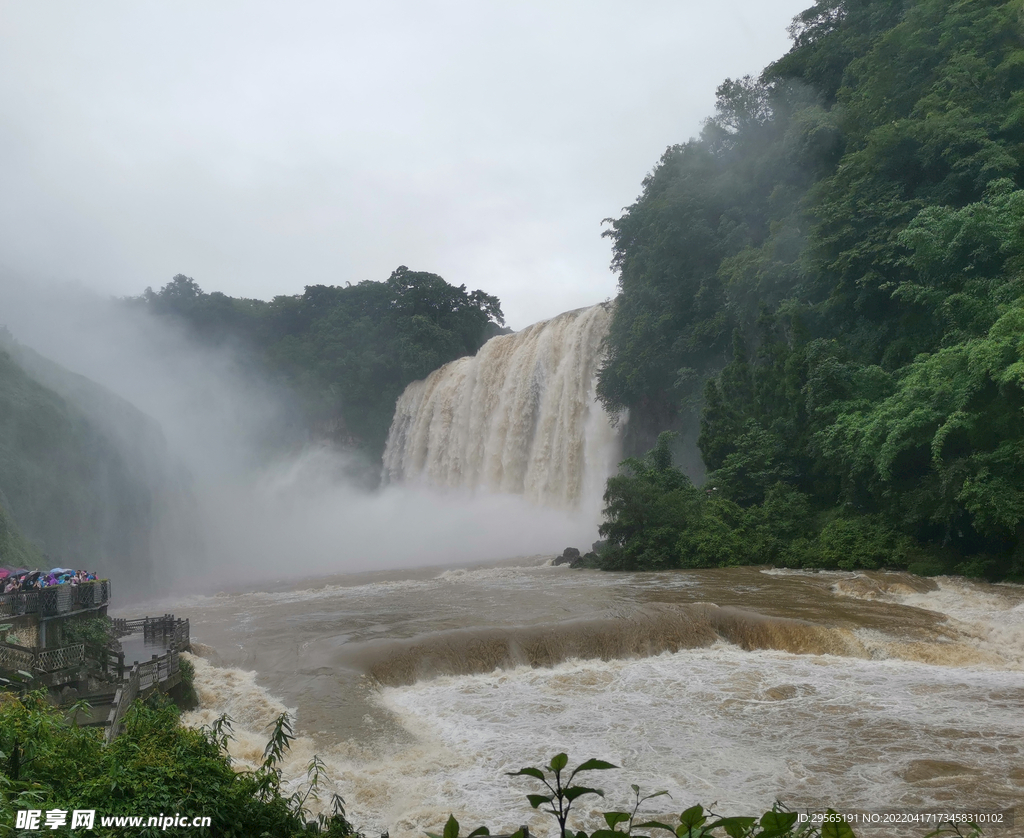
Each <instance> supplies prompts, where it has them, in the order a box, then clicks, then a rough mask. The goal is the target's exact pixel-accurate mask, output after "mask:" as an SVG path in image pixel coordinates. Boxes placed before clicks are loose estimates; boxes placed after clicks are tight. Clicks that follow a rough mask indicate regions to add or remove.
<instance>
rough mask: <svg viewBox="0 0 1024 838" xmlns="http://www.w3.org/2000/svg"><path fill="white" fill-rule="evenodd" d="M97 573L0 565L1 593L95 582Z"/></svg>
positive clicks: (23, 591)
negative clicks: (28, 568)
mask: <svg viewBox="0 0 1024 838" xmlns="http://www.w3.org/2000/svg"><path fill="white" fill-rule="evenodd" d="M95 581H96V574H95V573H93V572H91V571H88V570H73V569H71V568H70V567H55V568H51V569H50V570H27V569H26V568H23V567H15V568H8V567H0V593H4V594H16V593H25V592H28V591H39V590H42V589H43V588H49V587H52V586H53V585H81V584H82V583H83V582H95Z"/></svg>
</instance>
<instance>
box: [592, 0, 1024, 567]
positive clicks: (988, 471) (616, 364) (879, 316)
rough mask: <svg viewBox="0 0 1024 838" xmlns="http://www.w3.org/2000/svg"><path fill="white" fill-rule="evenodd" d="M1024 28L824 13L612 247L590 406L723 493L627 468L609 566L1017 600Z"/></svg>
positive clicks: (827, 6) (664, 180) (960, 16)
mask: <svg viewBox="0 0 1024 838" xmlns="http://www.w3.org/2000/svg"><path fill="white" fill-rule="evenodd" d="M1022 16H1024V5H1022V3H1021V2H1020V1H1019V0H1015V2H1005V0H969V2H954V1H953V0H822V2H819V3H817V4H815V5H814V6H813V7H811V8H810V9H808V10H807V11H806V12H804V13H803V14H802V15H800V16H799V17H798V18H797V19H796V20H795V21H794V23H793V27H792V30H791V34H792V36H793V47H792V49H791V51H790V52H789V53H788V54H787V55H786V56H784V57H783V58H782V59H780V60H779V61H777V62H775V63H774V64H772V65H770V66H769V67H768V68H767V69H766V70H765V71H764V73H763V74H762V75H761V77H760V78H758V79H753V78H744V79H740V80H735V81H727V82H726V83H725V84H723V85H722V86H721V87H720V88H719V91H718V106H717V111H716V113H715V115H714V116H713V117H712V118H710V119H709V120H708V121H707V123H706V125H705V128H704V130H703V132H702V134H701V136H700V137H699V138H696V139H693V140H691V141H689V142H687V143H684V144H682V145H679V146H674V147H672V148H670V149H668V151H666V153H665V155H664V156H663V157H662V159H661V161H660V162H659V164H658V165H657V167H656V168H655V170H654V171H653V172H652V173H651V175H650V176H649V177H648V178H647V179H646V180H645V181H644V184H643V192H642V194H641V195H640V197H639V198H638V199H637V201H636V203H634V204H633V205H632V206H630V207H629V208H627V210H626V212H625V213H624V215H623V216H622V217H621V218H619V219H617V220H615V221H613V222H612V225H611V228H610V229H609V231H608V235H609V236H610V237H611V240H612V243H613V248H614V260H615V265H616V266H617V267H618V268H619V270H620V272H621V289H622V293H621V296H620V300H619V305H618V308H617V310H616V315H615V319H614V323H613V326H612V332H611V335H610V338H609V342H608V343H609V357H608V361H607V363H606V364H605V366H604V368H603V370H602V373H601V381H600V394H601V396H602V397H603V399H604V400H605V401H606V402H607V403H608V404H609V405H611V406H613V407H618V408H621V407H628V408H629V409H630V411H631V419H630V422H631V424H632V425H633V430H632V434H633V439H632V440H631V442H632V447H633V450H634V452H637V451H639V450H642V449H643V448H645V447H649V445H650V444H651V443H653V441H654V438H655V436H656V434H657V432H658V431H661V430H665V429H684V430H685V429H686V428H687V427H688V426H689V427H695V426H698V425H699V429H700V433H699V443H698V445H699V451H700V455H701V459H702V462H703V465H704V468H705V469H706V470H707V472H708V476H707V483H706V485H705V487H704V488H703V489H701V490H697V489H695V488H694V487H693V486H692V485H691V484H690V483H689V481H688V480H686V479H685V478H684V477H682V475H681V473H677V472H676V470H675V469H674V467H672V466H671V464H670V462H669V461H668V458H669V457H670V451H671V450H672V446H671V445H670V444H669V442H668V441H667V440H662V442H661V444H660V445H659V447H658V449H657V451H656V452H652V454H651V455H650V456H649V457H647V458H646V459H644V460H633V461H632V463H631V465H630V467H629V468H627V471H626V474H625V475H624V476H621V477H619V478H616V479H615V480H614V481H613V482H612V483H611V484H610V486H609V520H608V523H607V525H606V528H605V529H606V534H607V535H608V536H609V537H610V539H611V541H612V546H611V549H610V552H609V555H608V557H607V559H606V561H607V563H609V564H611V565H614V566H637V565H641V566H678V565H687V564H719V563H728V562H734V561H764V562H776V563H784V564H791V565H833V566H835V565H839V566H844V567H878V566H883V565H889V566H907V565H908V564H910V565H913V566H914V567H915V568H916V569H922V570H931V571H937V570H950V569H954V568H956V569H957V570H959V571H960V572H967V573H987V574H990V575H994V576H1001V575H1006V574H1011V575H1017V576H1020V575H1021V574H1024V554H1022V549H1024V546H1022V542H1021V536H1022V535H1024V413H1022V410H1024V282H1022V269H1024V191H1022V189H1021V187H1022V185H1024V183H1022V172H1021V164H1022V162H1024V39H1022V32H1024V28H1022V23H1024V18H1022ZM675 453H677V454H678V453H679V451H678V449H677V450H676V452H675ZM658 486H660V487H661V488H660V489H659V488H657V487H658ZM651 492H653V493H654V495H655V496H657V497H658V499H659V500H658V508H659V510H660V512H658V513H657V515H659V516H661V517H657V516H656V517H657V522H656V523H655V522H652V521H648V522H647V524H645V525H644V526H640V523H639V519H638V518H637V517H636V516H637V515H642V513H643V512H644V510H648V511H649V510H650V509H651V508H653V507H652V505H651V504H650V503H649V502H648V501H642V500H641V498H643V497H648V496H649V495H650V493H651ZM669 495H671V496H672V498H674V500H668V499H667V498H668V496H669ZM648 500H649V499H648ZM645 533H646V534H645ZM653 533H657V537H656V538H654V536H653V535H652V534H653ZM652 539H653V540H652ZM655 541H656V542H657V543H655Z"/></svg>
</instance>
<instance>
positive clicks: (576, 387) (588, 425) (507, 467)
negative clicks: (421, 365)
mask: <svg viewBox="0 0 1024 838" xmlns="http://www.w3.org/2000/svg"><path fill="white" fill-rule="evenodd" d="M611 316H612V306H611V304H609V303H602V304H600V305H596V306H592V307H591V308H584V309H578V310H576V311H570V312H566V313H565V314H561V315H559V316H558V317H555V318H553V319H552V320H546V321H542V322H540V323H535V324H534V325H532V326H530V327H528V328H526V329H523V330H522V331H521V332H516V333H515V334H511V335H501V336H499V337H495V338H492V339H491V340H490V341H488V342H487V343H486V344H484V346H483V347H482V348H481V349H480V351H479V352H478V353H477V354H476V355H474V356H473V357H468V358H460V359H459V360H457V361H453V362H452V363H450V364H446V365H445V366H443V367H441V368H440V369H438V370H435V371H434V372H433V373H431V374H430V375H429V376H428V377H427V378H426V379H424V380H423V381H415V382H413V383H412V384H410V385H409V386H408V387H407V388H406V389H405V392H404V393H402V396H401V398H399V400H398V404H397V405H396V407H395V417H394V420H393V421H392V424H391V431H390V433H389V434H388V442H387V448H386V450H385V453H384V473H385V478H386V479H387V480H389V481H391V482H406V483H416V482H423V483H428V484H431V485H434V486H445V487H451V488H461V489H468V490H478V489H482V490H486V491H490V492H498V493H506V494H518V495H523V496H525V497H526V498H527V499H529V500H530V501H533V502H535V503H538V504H542V505H545V506H554V507H560V508H567V509H570V508H577V507H590V506H593V507H594V508H596V506H597V503H598V501H599V499H600V497H601V495H602V493H603V491H604V482H605V480H606V479H607V477H608V476H609V475H610V474H612V473H613V471H614V469H615V466H616V463H617V462H618V455H619V440H618V433H617V431H616V428H615V427H614V420H613V417H612V416H610V415H609V414H608V413H607V412H606V411H605V410H604V408H603V406H602V405H601V403H600V402H599V401H598V400H597V399H596V397H595V385H596V374H597V369H598V365H599V363H600V353H601V342H602V340H603V339H604V337H605V335H606V334H607V332H608V326H609V324H610V321H611Z"/></svg>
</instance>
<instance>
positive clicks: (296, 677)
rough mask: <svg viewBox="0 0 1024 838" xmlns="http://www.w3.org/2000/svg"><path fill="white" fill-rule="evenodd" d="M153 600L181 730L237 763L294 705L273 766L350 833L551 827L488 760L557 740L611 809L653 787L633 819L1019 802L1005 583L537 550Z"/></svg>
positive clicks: (1023, 779) (1017, 592)
mask: <svg viewBox="0 0 1024 838" xmlns="http://www.w3.org/2000/svg"><path fill="white" fill-rule="evenodd" d="M165 606H166V607H167V608H170V609H173V610H174V611H175V612H176V613H183V614H185V613H187V614H188V616H190V617H191V619H192V636H193V639H194V640H196V641H199V644H200V645H198V646H197V649H198V651H199V653H200V654H201V657H199V658H197V659H196V669H197V682H198V687H199V693H200V696H201V700H202V708H201V709H200V710H198V711H196V712H194V713H192V714H190V715H189V716H188V721H189V722H190V723H192V724H201V723H204V722H209V721H211V720H213V719H214V718H215V717H216V716H218V715H220V714H221V713H227V714H229V715H230V716H231V717H232V718H233V719H234V720H235V740H234V741H233V743H232V744H231V750H232V753H233V755H234V756H235V757H236V759H237V760H239V761H240V762H241V763H243V764H246V763H254V762H256V761H258V759H259V755H260V753H261V752H262V748H263V745H264V744H265V741H266V739H265V736H266V734H265V730H266V727H267V725H268V724H269V723H270V722H271V721H272V719H273V718H274V717H275V716H276V715H277V714H279V713H280V712H282V711H283V710H284V709H285V708H288V709H290V710H291V711H293V712H294V713H295V714H296V717H297V721H298V730H299V732H300V733H301V737H300V739H299V740H298V741H297V743H296V744H295V746H294V747H293V750H292V752H291V755H290V757H289V761H288V763H287V765H286V776H287V777H288V779H289V780H290V781H291V782H294V783H297V782H299V781H300V780H301V779H302V777H303V776H304V773H305V767H306V765H307V763H308V761H309V759H310V757H311V756H312V754H314V753H319V754H320V755H321V756H322V757H323V758H325V760H326V762H327V764H328V766H329V769H330V771H331V774H332V777H333V779H334V781H335V783H336V787H337V790H338V791H339V792H340V793H341V794H342V795H343V796H344V798H345V800H346V802H347V804H348V807H349V810H350V813H351V815H352V816H353V819H354V821H355V822H356V824H357V825H358V826H360V827H362V828H364V829H365V830H367V832H368V834H373V833H375V832H377V831H379V830H382V829H385V828H387V829H390V831H391V834H392V835H393V836H405V835H409V836H412V835H416V836H421V835H422V834H423V832H424V830H426V829H431V830H435V831H436V830H437V828H438V827H440V826H441V825H442V824H443V822H444V820H445V818H446V817H447V815H448V813H449V812H454V813H455V815H456V816H457V817H458V818H459V820H460V822H462V823H464V824H467V825H473V826H475V825H477V824H481V823H486V824H487V825H488V826H489V827H490V828H491V830H492V831H497V832H500V831H510V830H511V829H512V828H514V827H515V826H516V825H518V824H519V823H522V822H528V823H529V824H530V826H531V828H536V829H537V831H538V834H547V832H548V831H549V829H550V826H549V825H548V824H546V823H545V822H544V818H545V817H546V816H543V815H538V814H536V813H534V812H532V811H531V810H530V809H529V807H528V804H526V801H525V798H524V794H525V793H526V792H530V791H534V789H532V788H530V787H529V782H530V781H527V780H524V779H523V778H510V777H507V776H506V775H505V773H504V772H506V771H511V770H516V769H518V768H520V767H522V766H524V765H535V764H539V763H541V762H543V761H546V760H547V759H548V758H550V757H551V756H552V755H553V754H555V753H557V752H558V751H559V750H566V751H568V753H569V755H570V757H571V758H574V759H576V760H582V759H585V758H589V757H595V756H596V757H600V758H603V759H608V760H610V761H612V762H614V763H615V764H617V765H619V766H621V767H622V769H621V770H620V771H615V772H607V773H606V774H605V775H603V776H602V777H601V778H600V779H601V784H602V787H603V788H604V789H605V790H606V793H607V795H608V796H607V798H606V800H605V806H606V808H621V807H623V806H624V805H625V804H626V796H627V794H628V792H629V785H630V783H639V784H640V785H641V787H642V788H643V789H645V790H647V791H654V790H657V789H667V790H668V791H669V792H670V793H671V795H672V799H671V801H668V802H667V805H659V806H652V808H651V809H650V813H651V814H652V815H654V814H664V813H665V812H667V811H668V810H669V809H670V808H671V809H675V811H676V812H679V811H681V810H682V808H685V807H686V806H689V805H691V804H693V803H695V802H701V803H703V804H705V805H708V804H712V803H714V802H717V803H718V807H717V808H718V810H719V811H726V812H729V813H735V814H740V813H754V811H755V810H758V811H763V808H760V807H764V808H767V807H768V806H770V805H771V803H772V801H773V800H775V799H776V798H778V799H780V800H782V801H784V802H785V803H786V804H787V805H789V806H794V807H801V808H803V807H810V808H815V809H818V808H821V807H824V806H827V805H832V806H843V807H865V808H872V809H875V808H899V809H905V808H929V807H935V806H942V805H946V806H950V805H957V806H959V807H971V808H974V807H977V808H982V807H984V808H988V809H990V810H991V809H997V808H999V809H1001V808H1005V807H1013V806H1016V807H1018V811H1024V760H1022V758H1021V750H1022V748H1024V737H1022V733H1024V716H1022V713H1021V708H1022V707H1024V589H1022V588H1020V587H1018V586H1002V585H999V586H995V585H985V584H979V583H973V582H967V581H963V580H956V579H939V580H937V581H930V580H921V579H917V578H915V577H910V576H907V575H904V574H894V573H893V574H886V573H866V574H853V573H826V572H822V573H809V572H807V573H804V572H791V571H771V570H759V569H756V568H730V569H722V570H703V571H686V572H683V571H680V572H666V573H660V574H644V573H632V574H605V573H600V572H596V571H573V570H569V569H566V568H564V567H552V566H549V565H547V564H543V563H542V560H539V559H537V560H521V561H518V562H510V563H506V564H504V565H499V566H490V567H481V568H473V569H466V568H463V569H447V570H443V569H434V570H419V571H404V572H393V573H376V574H363V575H352V576H339V577H334V578H329V579H322V580H319V581H317V582H316V583H315V584H314V583H310V582H308V581H307V582H305V583H302V584H288V585H286V584H282V585H280V586H278V587H276V588H267V589H265V590H263V591H260V592H248V593H225V594H219V595H216V596H209V597H194V598H189V599H187V600H181V601H178V602H175V603H161V604H160V607H165ZM584 800H586V798H584ZM664 801H666V798H664V797H662V798H658V800H657V801H652V803H654V802H658V803H661V802H664ZM926 831H927V830H919V829H918V830H915V831H913V832H912V833H908V834H915V835H918V834H923V832H926ZM890 834H891V833H890ZM1000 834H1002V835H1006V834H1009V833H1008V832H1006V831H1005V830H1004V831H1001V832H1000Z"/></svg>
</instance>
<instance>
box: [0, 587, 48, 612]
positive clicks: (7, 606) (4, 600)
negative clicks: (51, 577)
mask: <svg viewBox="0 0 1024 838" xmlns="http://www.w3.org/2000/svg"><path fill="white" fill-rule="evenodd" d="M38 610H39V592H38V591H25V592H24V593H22V592H20V591H19V592H15V593H11V594H0V617H20V616H21V615H22V614H35V613H36V612H37V611H38Z"/></svg>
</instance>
